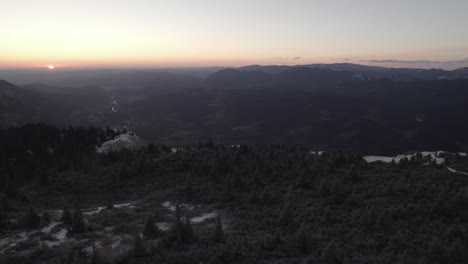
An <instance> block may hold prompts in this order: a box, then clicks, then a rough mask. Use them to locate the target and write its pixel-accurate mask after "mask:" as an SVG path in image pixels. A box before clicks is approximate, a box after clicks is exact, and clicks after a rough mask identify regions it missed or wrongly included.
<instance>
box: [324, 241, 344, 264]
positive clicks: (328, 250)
mask: <svg viewBox="0 0 468 264" xmlns="http://www.w3.org/2000/svg"><path fill="white" fill-rule="evenodd" d="M339 263H341V262H340V260H339V259H338V256H337V253H336V247H335V241H331V242H330V243H328V244H327V245H326V246H325V248H324V249H323V252H322V264H339Z"/></svg>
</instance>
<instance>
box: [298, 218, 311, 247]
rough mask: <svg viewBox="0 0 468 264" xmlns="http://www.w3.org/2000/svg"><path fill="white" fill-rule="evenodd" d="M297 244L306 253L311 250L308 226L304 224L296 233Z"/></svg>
mask: <svg viewBox="0 0 468 264" xmlns="http://www.w3.org/2000/svg"><path fill="white" fill-rule="evenodd" d="M295 240H296V246H297V248H298V249H299V250H300V251H301V252H302V253H304V254H307V253H308V252H309V250H310V238H309V234H308V231H307V228H306V226H305V225H304V224H302V225H301V227H300V228H299V229H298V230H297V233H296V237H295Z"/></svg>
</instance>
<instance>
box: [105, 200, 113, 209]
mask: <svg viewBox="0 0 468 264" xmlns="http://www.w3.org/2000/svg"><path fill="white" fill-rule="evenodd" d="M107 209H108V210H111V209H114V203H113V201H112V198H109V199H108V200H107Z"/></svg>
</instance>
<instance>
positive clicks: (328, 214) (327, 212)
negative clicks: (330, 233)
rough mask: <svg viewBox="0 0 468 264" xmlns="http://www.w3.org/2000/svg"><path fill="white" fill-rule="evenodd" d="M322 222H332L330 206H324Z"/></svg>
mask: <svg viewBox="0 0 468 264" xmlns="http://www.w3.org/2000/svg"><path fill="white" fill-rule="evenodd" d="M323 222H325V223H326V224H331V223H332V222H333V218H332V215H331V209H330V206H327V208H325V213H324V214H323Z"/></svg>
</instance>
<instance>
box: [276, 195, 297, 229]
mask: <svg viewBox="0 0 468 264" xmlns="http://www.w3.org/2000/svg"><path fill="white" fill-rule="evenodd" d="M292 222H293V213H292V209H291V203H290V202H289V201H288V202H286V204H285V205H284V207H283V209H282V210H281V213H280V215H279V217H278V224H279V225H284V226H286V225H289V224H291V223H292Z"/></svg>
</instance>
